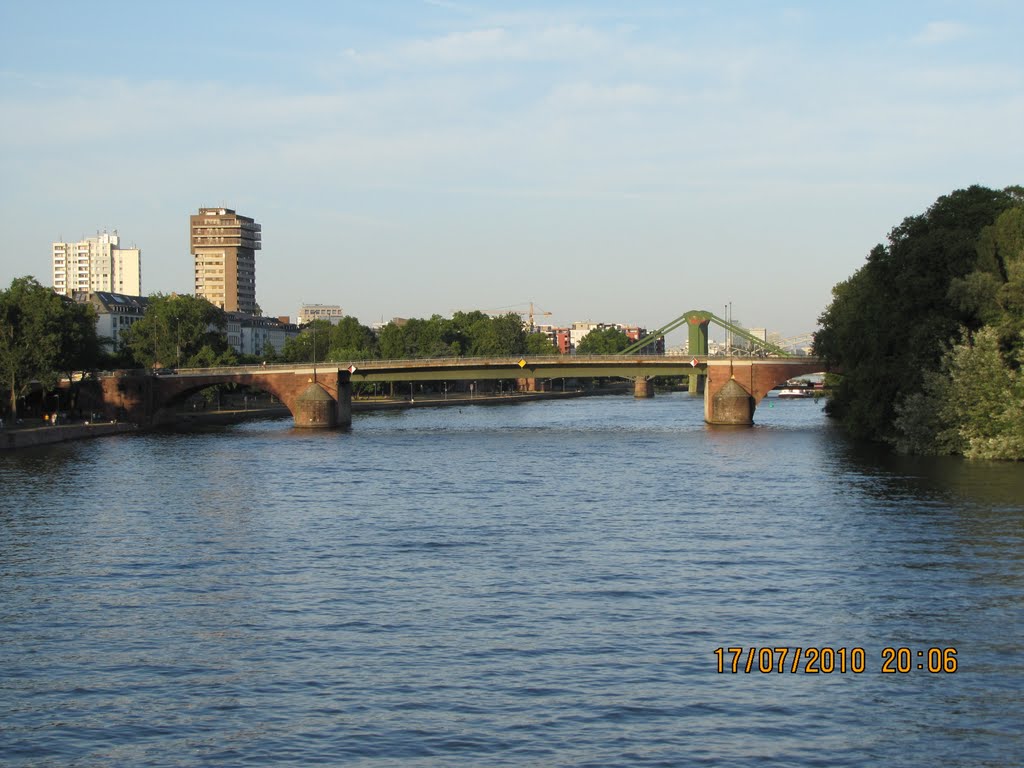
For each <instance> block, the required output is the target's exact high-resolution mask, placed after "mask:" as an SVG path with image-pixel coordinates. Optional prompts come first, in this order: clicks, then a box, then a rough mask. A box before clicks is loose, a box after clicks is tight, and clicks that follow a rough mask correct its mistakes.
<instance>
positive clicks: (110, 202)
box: [0, 0, 1024, 336]
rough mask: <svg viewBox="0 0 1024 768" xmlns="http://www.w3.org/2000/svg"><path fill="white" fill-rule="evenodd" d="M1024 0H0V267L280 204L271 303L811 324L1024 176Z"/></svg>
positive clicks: (146, 277)
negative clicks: (845, 290) (945, 201)
mask: <svg viewBox="0 0 1024 768" xmlns="http://www.w3.org/2000/svg"><path fill="white" fill-rule="evenodd" d="M1022 33H1024V5H1022V4H1020V3H1019V2H1010V1H1007V2H1002V1H995V0H971V1H970V2H960V1H959V0H950V1H947V2H942V1H938V2H928V3H925V2H903V3H901V2H894V3H882V2H860V3H857V4H847V3H826V2H816V3H811V2H794V3H787V4H776V3H771V2H731V3H712V2H643V1H642V0H641V1H640V2H629V3H608V2H587V3H583V2H580V3H560V2H520V3H489V2H461V1H460V0H453V1H451V2H449V1H448V0H429V1H426V2H422V1H421V2H413V1H412V0H409V1H406V2H346V3H316V2H302V1H301V0H299V1H298V2H292V3H280V2H273V3H270V2H246V3H240V2H239V3H232V2H220V3H209V2H208V3H193V2H175V3H160V4H149V3H115V2H96V3H78V2H75V3H70V2H69V3H63V2H56V3H47V4H42V5H41V4H29V3H12V2H6V3H4V4H3V5H2V8H0V114H2V115H3V120H2V123H0V147H2V149H0V225H2V227H3V231H4V232H5V235H6V237H5V240H6V242H5V244H4V247H3V249H2V251H0V284H2V285H4V286H6V285H7V284H8V283H9V282H10V280H11V279H12V278H13V277H15V276H19V275H24V274H32V275H35V276H36V277H37V278H38V279H39V280H40V281H41V282H44V283H48V282H49V279H50V265H49V252H50V243H51V242H52V241H54V240H58V239H68V240H77V239H79V238H81V237H84V236H88V235H91V234H94V233H95V232H96V231H97V230H103V229H108V230H113V229H117V230H118V231H119V233H120V234H121V236H122V238H123V241H125V242H127V243H128V244H136V245H138V246H139V247H141V248H142V249H143V290H144V291H145V292H147V293H150V292H155V291H162V292H165V293H166V292H171V291H177V292H182V293H190V292H191V291H192V290H193V286H192V261H191V257H190V255H189V250H188V216H189V214H190V213H194V212H195V211H196V209H197V208H198V207H199V206H204V205H226V206H228V207H231V208H234V209H236V210H238V211H239V212H241V213H244V214H246V215H249V216H253V217H254V218H256V220H257V221H259V222H260V223H261V224H262V225H263V241H264V248H263V250H262V251H261V252H260V253H259V254H258V256H257V300H258V302H259V303H260V305H261V306H262V307H263V309H264V311H265V312H266V313H267V314H273V315H280V314H288V315H292V316H294V315H295V314H296V311H297V309H298V305H299V303H300V302H303V301H306V302H320V303H337V304H341V305H342V306H343V307H344V308H345V310H346V312H347V313H348V314H352V315H355V316H357V317H359V318H360V320H362V321H363V322H366V323H370V322H376V321H379V320H381V319H384V320H388V319H390V318H391V317H393V316H396V315H397V316H405V317H426V316H430V315H431V314H434V313H438V314H442V315H450V314H451V312H453V311H455V310H459V309H473V308H482V309H496V308H502V307H515V308H517V309H518V308H524V307H525V304H526V303H527V302H529V301H533V302H535V303H536V305H537V306H538V307H542V308H543V309H545V310H548V311H550V312H552V315H551V317H550V319H551V320H553V321H555V322H557V323H560V324H569V323H571V322H573V321H576V320H596V321H605V322H623V323H637V324H641V325H646V326H647V327H649V328H651V327H656V326H658V325H660V324H662V323H665V322H667V321H669V320H671V319H673V318H674V317H676V316H677V315H679V314H682V313H683V312H684V311H686V310H689V309H710V310H712V311H716V312H721V311H724V307H725V305H726V304H727V303H730V302H731V303H732V307H733V310H732V311H733V315H734V317H735V318H736V319H737V320H739V321H741V322H743V323H745V324H746V325H749V326H766V327H768V328H770V329H773V330H777V331H779V332H781V333H782V334H783V335H787V336H788V335H796V334H799V333H803V332H807V331H811V330H813V328H814V327H815V325H816V320H817V317H818V316H819V315H820V313H821V312H822V310H823V309H824V308H825V306H826V305H827V304H828V302H829V300H830V296H831V288H832V286H833V285H834V284H835V283H836V282H838V281H840V280H843V279H845V278H846V277H848V276H849V275H850V274H852V273H853V271H854V270H856V269H857V268H858V267H859V266H860V265H861V264H862V263H863V260H864V257H865V256H866V254H867V253H868V251H869V250H870V248H871V247H872V246H873V245H874V244H875V243H878V242H881V241H883V240H884V238H885V236H886V234H887V233H888V231H889V230H890V229H891V228H892V227H893V226H895V225H896V224H898V223H899V222H900V221H901V220H902V219H903V217H905V216H908V215H914V214H917V213H921V212H923V211H924V210H925V209H926V208H927V207H928V205H930V204H931V203H932V202H933V201H934V200H935V199H936V198H937V197H938V196H940V195H942V194H946V193H948V192H951V191H953V190H955V189H958V188H962V187H966V186H968V185H970V184H974V183H979V184H984V185H986V186H990V187H1004V186H1007V185H1010V184H1018V183H1024V149H1022V146H1024V142H1022V141H1021V139H1020V136H1021V134H1022V130H1024V54H1022V53H1021V46H1020V39H1021V34H1022Z"/></svg>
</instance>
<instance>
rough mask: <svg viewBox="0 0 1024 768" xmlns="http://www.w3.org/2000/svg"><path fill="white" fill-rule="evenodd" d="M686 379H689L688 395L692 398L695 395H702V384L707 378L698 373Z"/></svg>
mask: <svg viewBox="0 0 1024 768" xmlns="http://www.w3.org/2000/svg"><path fill="white" fill-rule="evenodd" d="M687 378H688V379H689V387H688V389H687V391H688V392H689V393H690V395H691V396H693V397H696V396H697V395H703V394H704V382H705V380H706V379H707V376H703V375H701V374H699V373H691V374H690V375H689V376H688V377H687Z"/></svg>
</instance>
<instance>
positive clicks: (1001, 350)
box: [814, 186, 1024, 460]
mask: <svg viewBox="0 0 1024 768" xmlns="http://www.w3.org/2000/svg"><path fill="white" fill-rule="evenodd" d="M820 323H821V329H820V330H819V331H818V333H817V334H816V335H815V341H814V351H815V353H816V354H818V355H820V356H821V357H823V358H824V359H825V360H826V362H827V364H828V365H829V367H830V368H831V369H833V370H836V371H838V372H839V373H840V375H839V376H838V377H837V383H836V385H835V387H834V388H833V393H832V396H831V397H830V399H829V401H828V403H827V405H826V410H827V412H828V414H829V415H830V416H833V417H834V418H836V419H837V420H838V421H840V422H841V423H842V425H843V426H844V427H845V429H846V430H847V431H848V432H849V433H850V434H851V435H853V436H855V437H859V438H866V439H869V440H873V441H879V442H885V443H888V444H890V445H892V446H894V447H895V448H896V449H898V450H900V451H903V452H908V453H917V454H959V455H963V456H967V457H971V458H988V459H1015V460H1021V459H1024V371H1022V366H1024V188H1022V187H1017V186H1015V187H1008V188H1006V189H1002V190H992V189H988V188H985V187H981V186H972V187H969V188H968V189H962V190H957V191H955V192H953V193H951V194H949V195H944V196H942V197H940V198H939V199H938V200H936V201H935V203H933V204H932V205H931V206H930V207H929V208H928V210H927V211H926V212H925V213H923V214H920V215H917V216H910V217H908V218H906V219H904V220H903V222H901V223H900V224H899V225H898V226H896V227H894V228H893V230H892V231H891V232H890V233H889V236H888V238H887V242H886V244H884V245H883V244H879V245H876V246H875V247H874V248H873V249H872V250H871V252H870V253H869V254H868V256H867V259H866V262H865V264H864V265H863V266H862V267H861V268H860V269H858V270H857V271H856V272H855V273H854V274H853V275H852V276H851V277H850V278H848V279H847V280H844V281H843V282H841V283H839V284H837V285H836V286H835V287H834V288H833V290H832V301H831V303H830V304H829V306H828V307H827V309H826V310H825V312H824V314H822V316H821V318H820Z"/></svg>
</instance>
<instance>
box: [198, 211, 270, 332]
mask: <svg viewBox="0 0 1024 768" xmlns="http://www.w3.org/2000/svg"><path fill="white" fill-rule="evenodd" d="M262 231H263V230H262V227H260V225H259V224H257V223H256V221H255V220H254V219H251V218H249V217H248V216H242V215H240V214H238V213H235V211H233V210H231V209H230V208H200V209H199V213H197V214H194V215H193V216H190V217H189V243H190V247H191V250H192V258H193V260H194V263H195V286H196V296H201V297H202V298H204V299H206V300H207V301H209V302H210V303H211V304H213V305H215V306H218V307H220V308H221V309H223V310H225V311H227V312H244V313H245V314H249V315H255V314H256V312H257V306H256V251H258V250H260V249H261V248H262V247H263V245H262V237H263V235H262Z"/></svg>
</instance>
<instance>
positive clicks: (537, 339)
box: [526, 333, 558, 355]
mask: <svg viewBox="0 0 1024 768" xmlns="http://www.w3.org/2000/svg"><path fill="white" fill-rule="evenodd" d="M526 352H527V354H530V355H557V354H558V347H556V346H555V345H554V344H553V343H552V342H551V339H549V338H548V335H547V334H546V333H529V334H527V335H526Z"/></svg>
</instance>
